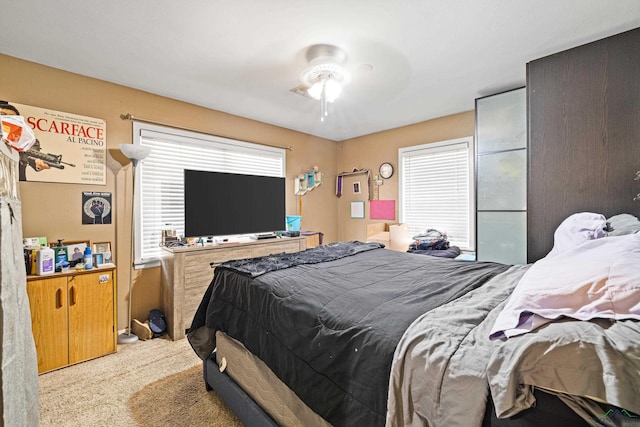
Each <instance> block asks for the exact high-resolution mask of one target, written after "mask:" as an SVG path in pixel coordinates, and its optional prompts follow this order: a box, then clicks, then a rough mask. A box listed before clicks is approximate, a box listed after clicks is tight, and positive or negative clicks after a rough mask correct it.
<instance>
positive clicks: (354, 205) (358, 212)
mask: <svg viewBox="0 0 640 427" xmlns="http://www.w3.org/2000/svg"><path fill="white" fill-rule="evenodd" d="M351 218H364V202H362V201H358V202H351Z"/></svg>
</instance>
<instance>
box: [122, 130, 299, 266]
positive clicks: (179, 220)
mask: <svg viewBox="0 0 640 427" xmlns="http://www.w3.org/2000/svg"><path fill="white" fill-rule="evenodd" d="M133 132H134V143H138V144H141V145H143V146H146V147H150V148H151V154H149V156H148V157H147V158H146V159H144V160H142V161H141V162H140V164H139V165H138V168H137V171H136V181H137V182H136V183H135V185H137V187H136V192H135V195H136V199H137V200H136V201H135V211H136V212H138V213H139V215H135V221H136V227H135V229H136V236H135V264H136V265H137V266H140V265H145V264H149V263H154V262H157V261H158V259H159V256H160V251H161V248H160V243H161V239H162V237H161V232H162V230H164V229H171V230H176V232H177V234H178V235H179V236H183V235H184V170H185V169H191V170H202V171H213V172H227V173H240V174H246V175H263V176H276V177H284V176H285V160H286V159H285V150H284V149H281V148H274V147H267V146H263V145H259V144H252V143H248V142H243V141H236V140H232V139H227V138H222V137H216V136H210V135H205V134H198V133H194V132H187V131H182V130H177V129H172V128H166V127H162V126H155V125H149V124H142V123H138V122H134V126H133ZM220 203H224V201H223V200H221V201H220Z"/></svg>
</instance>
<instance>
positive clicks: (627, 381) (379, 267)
mask: <svg viewBox="0 0 640 427" xmlns="http://www.w3.org/2000/svg"><path fill="white" fill-rule="evenodd" d="M625 236H626V237H623V236H616V237H615V238H619V239H621V240H625V239H626V240H625V242H626V243H625V244H626V245H629V246H625V247H624V249H619V250H618V252H619V253H616V254H613V255H612V257H613V256H614V255H615V256H616V257H618V259H620V258H622V259H626V257H627V252H629V250H628V249H627V248H628V247H632V248H636V249H638V251H640V235H637V234H626V235H625ZM588 237H589V238H585V239H584V240H594V239H593V237H594V236H593V234H592V235H590V236H588ZM606 239H610V240H608V241H607V243H608V246H607V248H606V249H605V250H606V251H608V252H611V246H612V245H613V247H618V246H619V245H617V243H616V242H617V240H613V239H614V236H611V237H606ZM602 241H605V239H603V240H602ZM574 243H575V244H574V245H573V246H574V247H578V246H580V247H581V243H584V242H582V241H580V242H579V241H576V242H574ZM614 243H615V244H614ZM568 252H571V251H570V250H569V251H568ZM614 252H615V251H614ZM631 252H632V253H633V252H634V251H633V250H632V251H631ZM635 254H636V255H634V256H637V252H635ZM567 256H569V255H567ZM628 261H629V262H627V263H626V264H624V263H623V264H624V266H625V268H627V267H629V266H631V267H630V268H631V270H633V272H637V271H636V270H637V268H634V267H633V265H634V263H635V262H636V261H638V260H637V259H636V258H633V257H631V258H629V260H628ZM558 262H559V263H561V264H565V265H566V260H565V259H563V258H559V259H558ZM604 262H605V261H602V262H601V263H604ZM536 264H537V263H536ZM536 264H533V265H526V266H507V265H501V264H497V263H481V262H468V261H459V260H454V259H446V258H437V257H425V256H421V255H414V254H408V253H401V252H396V251H391V250H387V249H385V248H384V247H383V245H381V244H377V243H360V242H338V243H335V244H330V245H325V246H321V247H318V248H313V249H309V250H307V251H303V252H299V253H295V254H281V255H272V256H269V257H261V258H257V259H251V260H236V261H230V262H228V263H225V264H223V265H221V266H219V267H217V268H216V270H215V273H214V279H213V280H212V282H211V285H210V286H209V288H208V290H207V292H206V294H205V295H204V297H203V299H202V303H201V305H200V307H199V309H198V311H197V313H196V315H195V317H194V320H193V324H192V326H191V328H190V329H189V331H188V334H187V336H188V339H189V341H190V343H191V345H192V347H193V349H194V351H195V352H196V354H198V356H199V357H200V358H202V359H203V363H204V367H205V381H206V384H207V387H208V388H213V389H215V390H216V391H217V392H218V393H219V394H220V395H221V397H222V398H223V399H224V400H225V401H226V402H227V403H228V404H229V406H230V407H231V408H232V410H234V412H236V414H238V415H239V416H240V418H241V420H243V422H245V424H246V425H252V426H253V425H304V426H308V425H318V426H321V425H335V426H341V425H344V426H354V425H366V426H376V425H378V426H382V425H385V424H386V425H434V426H437V425H444V426H452V425H461V426H472V425H478V426H481V425H482V426H485V425H486V426H489V425H494V426H523V425H540V423H543V422H544V423H545V425H607V423H609V425H620V422H621V420H622V421H624V422H633V421H635V420H636V419H634V417H635V414H636V413H638V412H640V404H639V403H638V399H637V391H638V390H640V378H638V377H639V376H640V375H639V374H638V372H640V350H639V348H638V347H639V346H638V344H637V343H638V342H640V326H639V324H638V321H637V320H638V319H637V318H632V316H626V317H625V316H624V314H625V313H622V315H621V314H620V313H618V312H615V313H614V315H612V316H609V318H600V317H595V318H592V319H589V320H575V319H572V318H570V317H568V316H567V313H566V312H563V314H562V315H559V316H557V318H556V319H555V320H554V321H551V322H547V323H544V322H540V321H539V319H537V318H535V316H530V317H528V318H527V321H528V322H529V323H528V324H527V323H526V322H525V324H524V325H511V327H510V326H509V325H508V323H509V321H510V318H509V315H508V313H507V314H505V313H506V312H507V311H506V310H505V309H507V308H509V307H511V308H515V309H518V307H519V306H518V302H517V301H516V302H514V299H513V298H512V296H513V295H514V294H516V292H515V291H516V289H518V287H517V286H516V285H519V284H520V283H523V282H527V280H525V279H527V278H529V277H533V279H536V280H537V279H539V277H538V276H536V275H537V274H540V271H544V270H546V269H548V265H545V264H541V266H540V267H537V266H536ZM593 264H594V265H595V264H598V263H597V262H596V263H593ZM638 265H640V264H638ZM534 266H536V267H535V268H533V267H534ZM594 268H595V267H594ZM585 270H586V269H585ZM556 273H557V272H556ZM585 274H588V273H586V272H585ZM616 278H618V279H619V275H617V276H615V277H614V279H616ZM533 279H531V280H529V282H531V281H532V280H533ZM634 280H635V279H634ZM634 280H632V282H633V283H632V286H627V287H628V288H629V289H622V292H623V293H624V292H627V293H626V294H624V295H625V298H624V300H625V301H627V300H634V299H635V298H636V297H638V296H639V295H638V294H637V290H638V289H637V288H638V287H639V286H638V285H639V284H640V276H639V277H638V280H639V281H635V282H634ZM614 281H615V280H614ZM618 282H620V280H618ZM618 284H619V283H618ZM634 286H635V288H634ZM567 289H570V287H567ZM616 290H619V289H616ZM520 294H522V295H521V297H523V298H524V299H525V300H526V299H527V298H528V296H527V295H528V294H527V293H526V292H524V293H523V292H520ZM574 295H575V292H574ZM556 299H558V298H556ZM636 305H640V300H639V301H638V302H637V304H636ZM561 308H562V309H566V307H564V306H563V307H561ZM626 308H627V309H629V310H631V311H632V312H635V311H634V310H636V309H637V308H638V307H637V306H634V305H632V306H631V307H626ZM614 311H615V310H614ZM527 313H528V312H527ZM546 315H547V316H548V315H549V314H546ZM524 317H526V316H524ZM518 318H523V316H519V317H518ZM500 322H502V323H503V324H505V325H507V326H505V327H503V328H501V329H499V330H496V326H497V325H499V324H501V323H500ZM505 322H506V323H505ZM527 328H530V330H528V331H524V332H523V330H524V329H527ZM625 425H634V424H628V423H627V424H625ZM635 425H638V423H636V424H635Z"/></svg>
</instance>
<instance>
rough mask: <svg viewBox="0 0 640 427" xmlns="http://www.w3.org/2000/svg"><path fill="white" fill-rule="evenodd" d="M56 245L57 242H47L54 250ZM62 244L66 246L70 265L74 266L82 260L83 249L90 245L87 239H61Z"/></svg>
mask: <svg viewBox="0 0 640 427" xmlns="http://www.w3.org/2000/svg"><path fill="white" fill-rule="evenodd" d="M57 246H58V244H57V243H50V244H49V247H50V248H51V249H53V250H54V251H55V250H56V247H57ZM62 246H64V247H65V248H67V261H68V262H69V264H70V265H71V266H74V265H76V264H78V263H80V262H82V259H83V258H84V250H85V248H87V247H91V242H90V241H89V240H63V241H62Z"/></svg>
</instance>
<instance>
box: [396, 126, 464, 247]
mask: <svg viewBox="0 0 640 427" xmlns="http://www.w3.org/2000/svg"><path fill="white" fill-rule="evenodd" d="M472 144H473V138H472V137H467V138H460V139H455V140H450V141H442V142H438V143H431V144H424V145H420V146H415V147H408V148H402V149H400V150H399V165H400V167H399V169H400V220H401V221H402V222H403V223H406V224H408V229H409V236H414V235H416V234H418V233H421V232H424V231H425V230H427V229H429V228H434V229H436V230H438V231H441V232H446V233H447V236H448V238H449V242H450V243H451V244H452V245H456V246H458V247H460V248H461V249H467V250H470V249H473V247H474V238H473V236H474V231H473V202H472V201H473V181H472V177H473V157H472V155H473V146H472Z"/></svg>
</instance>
